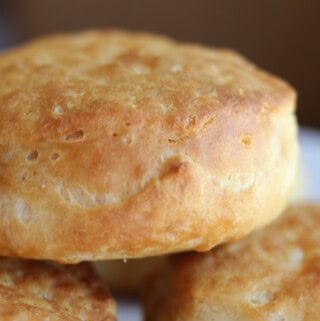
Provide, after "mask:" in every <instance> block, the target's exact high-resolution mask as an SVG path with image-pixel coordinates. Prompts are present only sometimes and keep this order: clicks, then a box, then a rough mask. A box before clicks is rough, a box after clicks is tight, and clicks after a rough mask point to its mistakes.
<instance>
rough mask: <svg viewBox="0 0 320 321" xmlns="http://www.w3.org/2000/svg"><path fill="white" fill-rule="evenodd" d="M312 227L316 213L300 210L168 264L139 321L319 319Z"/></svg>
mask: <svg viewBox="0 0 320 321" xmlns="http://www.w3.org/2000/svg"><path fill="white" fill-rule="evenodd" d="M319 227H320V206H319V205H318V206H316V205H302V204H300V205H298V206H296V207H292V208H290V209H288V210H287V211H286V212H285V214H284V215H283V216H282V217H281V218H280V219H279V220H278V221H276V222H275V223H273V224H272V225H270V226H268V227H266V228H264V229H262V230H259V231H256V232H254V233H253V234H252V235H250V236H249V237H247V238H245V239H243V240H242V241H239V242H236V243H234V244H229V245H224V246H220V247H217V248H216V249H213V250H212V251H210V252H207V253H205V254H200V253H190V254H185V255H180V256H179V255H177V256H175V257H172V258H170V260H169V261H168V263H167V267H166V270H165V272H163V273H162V274H159V275H158V277H157V278H155V279H154V280H153V282H152V285H150V287H149V288H148V290H147V292H146V294H147V295H146V310H147V318H146V320H152V321H162V320H163V321H178V320H179V321H182V320H183V321H195V320H197V321H204V320H205V321H222V320H225V321H280V320H281V321H301V320H308V321H313V320H314V321H316V320H319V311H320V301H319V297H320V274H319V269H320V259H319V253H320V234H319Z"/></svg>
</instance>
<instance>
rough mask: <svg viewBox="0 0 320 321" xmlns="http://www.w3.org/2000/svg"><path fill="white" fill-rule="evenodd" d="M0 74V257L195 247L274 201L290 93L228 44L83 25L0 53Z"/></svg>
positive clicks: (245, 228) (289, 121)
mask: <svg viewBox="0 0 320 321" xmlns="http://www.w3.org/2000/svg"><path fill="white" fill-rule="evenodd" d="M0 78H1V85H0V210H1V217H2V219H1V221H0V254H3V255H11V256H20V257H29V258H47V259H48V258H49V259H55V260H60V261H65V262H77V261H81V260H96V259H109V258H125V257H144V256H149V255H160V254H163V253H170V252H175V251H183V250H188V249H196V250H207V249H210V248H211V247H213V246H214V245H216V244H218V243H220V242H224V241H228V240H232V239H236V238H239V237H242V236H243V235H245V234H247V233H248V232H250V231H251V230H252V229H253V228H255V227H258V226H261V225H263V224H265V223H266V222H269V221H270V220H272V219H273V218H274V217H275V216H276V215H277V214H278V213H279V212H280V211H281V210H282V209H283V207H284V205H285V204H286V202H287V197H288V193H289V190H290V187H291V184H292V180H293V177H294V173H295V167H296V158H297V145H296V121H295V117H294V115H293V113H294V105H295V94H294V91H293V90H292V89H291V88H290V87H289V86H288V85H287V84H286V83H284V82H283V81H281V80H279V79H277V78H276V77H274V76H271V75H269V74H267V73H265V72H263V71H261V70H259V69H257V68H256V67H255V66H253V65H251V64H250V63H248V62H247V61H246V60H245V59H244V58H242V57H240V56H239V55H238V54H236V53H234V52H231V51H228V50H220V49H211V48H205V47H200V46H197V45H188V44H178V43H176V42H174V41H172V40H168V39H166V38H163V37H159V36H153V35H146V34H130V33H125V32H117V31H109V32H103V31H101V32H99V31H97V32H85V33H79V34H74V35H64V36H63V35H62V36H56V37H52V38H44V39H42V40H39V41H36V42H32V43H30V44H28V45H26V46H24V47H20V48H18V49H16V50H13V51H11V52H8V53H5V54H3V55H2V56H1V57H0Z"/></svg>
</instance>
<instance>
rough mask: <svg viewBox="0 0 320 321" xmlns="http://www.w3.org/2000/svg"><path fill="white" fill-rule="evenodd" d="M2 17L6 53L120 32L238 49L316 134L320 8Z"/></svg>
mask: <svg viewBox="0 0 320 321" xmlns="http://www.w3.org/2000/svg"><path fill="white" fill-rule="evenodd" d="M0 10H1V13H2V16H3V17H5V18H6V20H7V21H9V22H10V23H11V29H10V30H11V36H10V40H8V39H7V44H8V45H13V44H15V43H18V42H21V41H24V40H26V39H29V38H32V37H35V36H39V35H42V34H48V33H53V32H62V31H67V30H76V29H83V28H93V27H119V28H127V29H135V30H147V31H154V32H158V33H164V34H167V35H170V36H172V37H175V38H177V39H179V40H183V41H192V42H202V43H205V44H208V45H211V46H225V47H232V48H235V49H237V50H238V51H240V52H242V53H243V54H244V55H246V56H247V57H248V58H249V59H251V60H253V61H254V62H256V63H257V64H258V65H260V66H261V67H263V68H265V69H267V70H269V71H272V72H274V73H276V74H278V75H280V76H281V77H283V78H286V79H288V80H289V82H291V83H292V84H293V86H294V87H296V88H297V90H298V92H299V104H298V106H299V107H298V116H299V120H300V122H301V123H303V124H307V125H311V126H318V127H320V108H319V107H318V106H317V104H318V101H317V98H318V92H319V91H320V88H319V84H320V81H319V78H320V1H317V0H309V1H303V0H220V1H215V0H169V1H168V0H162V1H161V0H144V1H143V0H8V1H4V0H0ZM7 23H8V22H7ZM0 28H4V27H3V26H2V25H1V24H0ZM0 38H1V32H0Z"/></svg>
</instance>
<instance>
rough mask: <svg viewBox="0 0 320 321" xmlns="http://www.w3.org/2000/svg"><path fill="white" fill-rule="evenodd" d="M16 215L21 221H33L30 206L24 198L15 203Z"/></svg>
mask: <svg viewBox="0 0 320 321" xmlns="http://www.w3.org/2000/svg"><path fill="white" fill-rule="evenodd" d="M15 213H16V217H17V218H18V220H19V221H21V222H23V223H28V222H30V220H31V208H30V205H29V204H28V203H27V202H26V201H25V200H24V199H22V198H19V199H18V200H17V201H16V203H15Z"/></svg>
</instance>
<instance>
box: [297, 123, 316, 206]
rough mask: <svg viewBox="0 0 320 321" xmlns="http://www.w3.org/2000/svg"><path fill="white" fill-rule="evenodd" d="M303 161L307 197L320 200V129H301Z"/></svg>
mask: <svg viewBox="0 0 320 321" xmlns="http://www.w3.org/2000/svg"><path fill="white" fill-rule="evenodd" d="M299 139H300V146H301V158H302V163H303V164H304V166H305V169H306V175H307V177H306V181H307V197H306V198H307V199H308V200H312V201H320V131H319V130H315V129H307V128H303V129H301V130H300V135H299Z"/></svg>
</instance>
